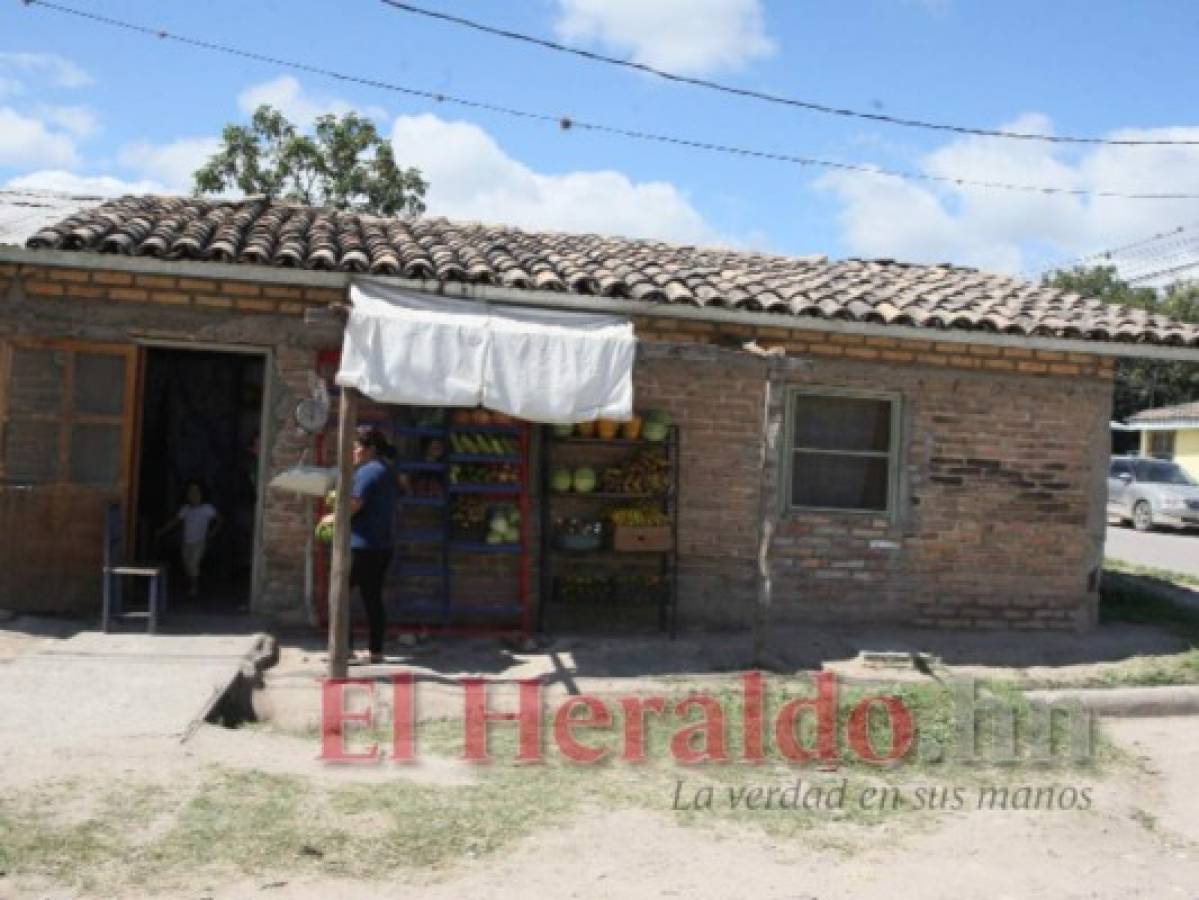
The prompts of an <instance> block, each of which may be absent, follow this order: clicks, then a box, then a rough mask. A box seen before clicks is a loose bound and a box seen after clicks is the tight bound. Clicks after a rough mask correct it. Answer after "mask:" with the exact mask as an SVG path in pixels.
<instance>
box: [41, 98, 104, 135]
mask: <svg viewBox="0 0 1199 900" xmlns="http://www.w3.org/2000/svg"><path fill="white" fill-rule="evenodd" d="M37 113H38V116H39V117H40V118H42V119H44V120H45V121H47V122H49V123H51V124H52V125H57V126H58V127H59V128H61V129H62V130H63V131H67V132H69V133H70V134H73V135H74V136H75V137H79V138H83V137H88V136H89V135H92V134H95V133H96V132H97V131H99V130H100V122H99V120H98V119H97V118H96V114H95V113H94V112H92V110H91V109H89V108H88V107H86V106H41V107H38V110H37Z"/></svg>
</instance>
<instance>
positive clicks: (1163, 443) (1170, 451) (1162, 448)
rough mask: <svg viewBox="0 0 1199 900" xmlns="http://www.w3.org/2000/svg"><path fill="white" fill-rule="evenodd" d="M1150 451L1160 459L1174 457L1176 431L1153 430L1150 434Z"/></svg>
mask: <svg viewBox="0 0 1199 900" xmlns="http://www.w3.org/2000/svg"><path fill="white" fill-rule="evenodd" d="M1149 452H1150V453H1151V454H1153V455H1154V456H1156V457H1158V458H1159V459H1173V458H1174V432H1173V431H1153V432H1150V434H1149Z"/></svg>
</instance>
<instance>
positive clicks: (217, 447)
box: [138, 349, 263, 608]
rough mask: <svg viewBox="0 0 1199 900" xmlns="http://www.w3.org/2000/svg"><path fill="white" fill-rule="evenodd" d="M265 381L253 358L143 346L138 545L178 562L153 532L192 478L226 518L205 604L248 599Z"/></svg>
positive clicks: (211, 561) (213, 553)
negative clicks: (144, 360)
mask: <svg viewBox="0 0 1199 900" xmlns="http://www.w3.org/2000/svg"><path fill="white" fill-rule="evenodd" d="M262 386H263V361H262V358H261V357H259V356H251V355H247V354H239V353H211V352H202V351H192V350H168V349H152V350H149V351H148V352H147V353H146V370H145V380H144V388H143V408H142V444H141V468H140V473H139V475H140V482H139V492H138V514H139V515H138V521H139V523H140V524H139V528H138V539H139V548H138V549H139V551H140V553H141V555H142V556H143V557H146V558H160V559H169V560H172V561H176V562H177V558H176V551H177V541H172V540H170V539H167V540H166V541H165V542H158V541H155V539H154V534H155V532H156V531H157V530H158V529H159V528H160V527H161V526H162V525H163V524H164V523H166V522H169V521H170V520H171V519H172V518H173V517H174V516H175V515H176V514H177V513H178V511H179V508H180V506H182V505H183V503H184V495H185V492H186V486H187V484H188V482H190V481H191V480H192V479H196V480H198V481H199V482H200V483H201V484H202V485H203V486H204V489H205V492H206V494H207V497H208V502H210V503H211V504H212V505H213V506H215V507H216V509H217V511H218V512H219V513H220V514H221V516H222V518H223V519H224V523H225V526H224V528H223V529H222V530H221V533H220V534H219V535H217V537H216V538H215V539H214V540H213V541H212V543H211V545H210V547H209V550H208V556H207V559H206V562H205V573H206V577H207V579H208V583H209V588H208V590H206V591H205V594H206V597H207V603H206V605H212V606H231V607H234V608H237V607H240V606H242V605H244V604H245V603H246V601H247V600H248V599H249V587H250V573H251V571H252V564H253V548H254V521H255V507H256V502H257V476H258V429H259V427H260V423H261V413H262Z"/></svg>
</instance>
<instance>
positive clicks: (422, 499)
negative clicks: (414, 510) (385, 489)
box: [398, 494, 445, 506]
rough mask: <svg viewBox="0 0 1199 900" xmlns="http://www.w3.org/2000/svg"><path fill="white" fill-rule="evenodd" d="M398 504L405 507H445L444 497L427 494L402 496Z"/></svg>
mask: <svg viewBox="0 0 1199 900" xmlns="http://www.w3.org/2000/svg"><path fill="white" fill-rule="evenodd" d="M398 502H400V503H401V504H403V505H405V506H445V496H444V495H441V494H429V495H427V496H418V495H416V494H402V495H401V496H400V498H399V501H398Z"/></svg>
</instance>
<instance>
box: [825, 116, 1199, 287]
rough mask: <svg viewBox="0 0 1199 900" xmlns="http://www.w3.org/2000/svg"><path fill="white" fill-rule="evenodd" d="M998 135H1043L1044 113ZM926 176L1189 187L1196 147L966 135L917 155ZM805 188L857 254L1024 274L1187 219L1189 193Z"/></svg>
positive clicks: (1140, 135)
mask: <svg viewBox="0 0 1199 900" xmlns="http://www.w3.org/2000/svg"><path fill="white" fill-rule="evenodd" d="M1004 128H1005V129H1006V130H1019V131H1037V132H1040V133H1051V131H1052V123H1051V122H1050V121H1049V120H1048V119H1047V118H1046V117H1044V116H1040V115H1031V114H1030V115H1025V116H1022V117H1020V118H1019V119H1017V120H1016V121H1015V122H1012V123H1009V124H1008V125H1005V126H1004ZM1110 137H1119V138H1125V139H1139V140H1147V139H1163V138H1164V139H1187V140H1199V127H1175V128H1159V129H1141V130H1134V129H1129V130H1125V131H1121V132H1117V133H1115V134H1113V135H1110ZM915 168H917V169H918V170H919V171H922V172H924V173H926V174H929V175H936V176H940V177H949V178H963V179H969V180H973V181H991V182H1007V183H1011V184H1028V185H1050V186H1060V187H1065V188H1073V189H1080V190H1087V191H1103V192H1115V193H1189V194H1199V146H1192V147H1186V146H1175V147H1150V146H1141V147H1118V146H1108V145H1101V146H1095V147H1091V148H1089V149H1085V150H1082V151H1079V150H1078V149H1074V148H1069V147H1064V146H1062V145H1055V144H1049V143H1043V142H1035V141H1016V140H1006V139H1002V138H983V137H968V138H962V139H958V140H954V141H952V142H950V143H948V144H946V145H945V146H943V147H941V148H940V149H938V150H936V151H934V152H933V153H931V154H929V155H927V156H925V157H924V158H923V159H921V160H919V162H918V165H917V166H916V167H915ZM817 186H818V187H820V188H823V189H825V190H828V191H831V192H832V193H834V194H835V195H836V196H837V197H838V198H839V199H840V200H841V202H842V204H843V207H842V211H841V214H840V221H841V226H842V229H843V237H844V241H845V243H846V245H847V247H848V248H849V250H850V251H851V252H852V253H855V254H857V255H861V256H883V257H895V258H900V259H906V260H911V261H917V262H942V261H944V262H955V263H959V264H964V265H972V266H978V267H980V268H985V269H993V270H999V271H1006V272H1015V273H1019V272H1027V271H1033V270H1036V269H1038V268H1040V267H1043V266H1044V265H1047V264H1049V263H1053V262H1060V261H1062V260H1063V259H1065V260H1069V259H1071V258H1074V257H1077V256H1080V255H1083V254H1087V253H1091V252H1096V251H1100V250H1104V249H1107V248H1110V247H1112V246H1114V245H1117V244H1121V243H1124V242H1127V241H1130V240H1137V239H1139V238H1144V237H1148V236H1150V235H1152V234H1156V233H1158V232H1161V231H1164V230H1167V229H1169V228H1172V227H1174V226H1177V225H1182V224H1189V223H1191V222H1194V221H1196V220H1199V200H1125V199H1118V198H1103V197H1078V196H1070V195H1064V194H1052V195H1051V194H1040V193H1023V192H1015V191H1003V190H995V189H988V188H981V187H970V186H958V185H933V184H930V183H926V182H915V181H903V180H900V179H897V178H891V177H887V176H883V175H861V174H853V173H848V172H838V173H833V174H829V175H825V176H824V177H823V178H821V179H820V180H818V181H817Z"/></svg>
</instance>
